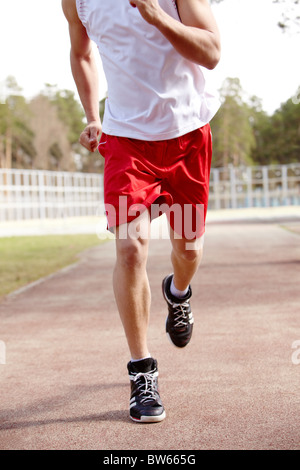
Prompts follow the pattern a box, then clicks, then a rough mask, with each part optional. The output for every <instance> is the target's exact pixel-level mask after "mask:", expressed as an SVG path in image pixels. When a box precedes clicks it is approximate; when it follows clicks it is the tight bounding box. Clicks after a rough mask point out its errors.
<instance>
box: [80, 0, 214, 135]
mask: <svg viewBox="0 0 300 470" xmlns="http://www.w3.org/2000/svg"><path fill="white" fill-rule="evenodd" d="M159 3H160V5H161V7H162V8H163V9H164V10H165V11H166V12H167V13H168V14H169V15H170V16H171V17H173V18H175V19H176V20H178V21H180V18H179V15H178V11H177V8H176V2H175V0H159ZM76 4H77V11H78V15H79V18H80V20H81V21H82V23H83V25H84V26H85V28H86V31H87V34H88V36H89V37H90V39H92V40H93V41H94V42H95V43H96V45H97V47H98V49H99V52H100V56H101V60H102V64H103V70H104V73H105V76H106V80H107V84H108V98H107V100H106V103H105V112H104V118H103V131H104V132H105V133H106V134H110V135H115V136H121V137H130V138H135V139H141V140H164V139H172V138H174V137H178V136H180V135H183V134H186V133H188V132H190V131H192V130H195V129H197V128H199V127H202V126H204V125H205V124H207V123H208V122H209V121H210V120H211V119H212V117H213V116H214V114H215V113H216V112H217V110H218V108H219V100H218V99H217V98H216V96H214V94H211V93H208V92H207V90H206V84H205V78H204V74H203V70H202V67H201V66H199V65H197V64H194V63H192V62H190V61H188V60H186V59H184V58H183V57H182V56H181V55H180V54H179V53H178V52H177V51H176V50H175V49H174V47H173V46H172V45H171V43H170V42H169V41H168V40H167V39H166V38H165V37H164V36H163V34H161V33H160V32H159V31H158V30H157V28H155V27H154V26H152V25H150V24H148V23H147V22H146V21H145V20H144V19H143V18H142V17H141V15H140V13H139V11H138V9H137V8H133V7H132V6H131V5H130V4H129V1H128V0H76Z"/></svg>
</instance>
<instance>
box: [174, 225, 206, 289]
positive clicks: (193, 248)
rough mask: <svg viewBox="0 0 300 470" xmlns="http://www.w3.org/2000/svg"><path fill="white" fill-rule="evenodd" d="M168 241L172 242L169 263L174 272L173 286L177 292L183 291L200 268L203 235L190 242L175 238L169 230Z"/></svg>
mask: <svg viewBox="0 0 300 470" xmlns="http://www.w3.org/2000/svg"><path fill="white" fill-rule="evenodd" d="M170 239H171V242H172V253H171V261H172V265H173V272H174V277H173V281H174V285H175V287H176V288H177V289H178V290H180V291H184V290H186V288H187V287H188V286H189V284H190V283H191V281H192V279H193V277H194V275H195V274H196V272H197V271H198V268H199V266H200V263H201V260H202V256H203V243H204V235H203V236H202V237H201V238H198V239H197V240H195V241H192V242H191V241H189V240H186V239H185V238H179V239H178V238H176V235H175V234H174V232H173V230H172V229H170Z"/></svg>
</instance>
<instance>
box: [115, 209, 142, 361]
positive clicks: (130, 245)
mask: <svg viewBox="0 0 300 470" xmlns="http://www.w3.org/2000/svg"><path fill="white" fill-rule="evenodd" d="M149 233H150V221H149V215H148V213H147V211H146V212H145V213H143V214H142V215H141V216H140V217H138V218H137V219H136V220H134V221H133V222H131V223H130V224H127V225H126V226H120V227H118V228H117V230H116V250H117V259H116V264H115V269H114V274H113V287H114V293H115V298H116V302H117V306H118V310H119V314H120V317H121V320H122V323H123V327H124V331H125V334H126V338H127V342H128V347H129V350H130V353H131V357H132V359H141V358H143V357H146V356H148V355H149V350H148V344H147V330H148V324H149V316H150V302H151V294H150V288H149V281H148V276H147V272H146V263H147V257H148V244H149Z"/></svg>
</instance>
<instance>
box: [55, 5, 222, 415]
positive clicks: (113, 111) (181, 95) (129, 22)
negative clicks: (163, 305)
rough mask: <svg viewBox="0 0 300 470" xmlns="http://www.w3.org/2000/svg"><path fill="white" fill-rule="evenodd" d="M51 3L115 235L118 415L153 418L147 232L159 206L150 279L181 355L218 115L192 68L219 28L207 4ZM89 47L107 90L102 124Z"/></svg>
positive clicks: (212, 53) (189, 326)
mask: <svg viewBox="0 0 300 470" xmlns="http://www.w3.org/2000/svg"><path fill="white" fill-rule="evenodd" d="M62 6H63V11H64V14H65V16H66V18H67V20H68V23H69V32H70V40H71V68H72V73H73V76H74V80H75V83H76V85H77V89H78V92H79V96H80V99H81V102H82V105H83V108H84V110H85V114H86V119H87V126H86V128H85V129H84V131H83V132H82V134H81V136H80V142H81V144H82V145H83V146H84V147H86V148H87V149H88V150H90V151H92V152H94V151H96V150H97V148H99V151H100V152H101V155H102V156H103V157H104V158H105V169H104V202H105V207H106V213H107V219H108V228H109V229H110V230H112V231H113V232H114V233H115V237H116V264H115V268H114V273H113V288H114V294H115V298H116V302H117V306H118V310H119V313H120V318H121V320H122V323H123V327H124V331H125V334H126V338H127V343H128V347H129V352H130V355H131V360H130V361H129V363H128V365H127V367H128V372H129V378H130V383H131V398H130V417H131V419H133V420H134V421H137V422H157V421H162V420H163V419H164V418H165V416H166V413H165V410H164V407H163V404H162V401H161V398H160V395H159V391H158V383H157V376H158V368H157V361H156V360H155V359H154V358H152V357H151V354H150V352H149V349H148V342H147V329H148V323H149V315H150V289H149V283H148V278H147V273H146V262H147V257H148V238H149V237H148V236H147V234H149V226H150V222H151V219H152V218H153V217H155V216H157V215H158V214H159V213H160V208H161V207H162V206H163V207H166V205H167V206H168V207H169V208H170V211H169V212H167V216H168V220H169V223H170V239H171V246H172V251H171V264H172V268H173V269H172V274H169V275H168V276H166V277H165V279H164V280H163V283H162V289H163V296H164V298H165V300H166V302H167V306H168V317H167V322H166V332H167V334H168V336H169V338H170V340H171V341H172V343H173V344H174V345H175V346H177V347H179V348H182V347H185V346H186V345H187V344H188V343H189V341H190V339H191V336H192V330H193V322H194V318H193V314H192V311H191V306H190V298H191V295H192V290H191V286H190V283H191V281H192V278H193V276H194V275H195V273H196V272H197V270H198V267H199V264H200V262H201V257H202V251H203V235H204V231H205V217H206V211H207V203H208V190H209V174H210V165H211V153H212V146H211V132H210V126H209V122H210V120H211V119H212V117H213V116H214V114H215V113H216V112H217V110H218V107H219V102H218V100H217V99H216V97H215V96H213V95H211V94H209V93H208V92H207V88H206V83H205V78H204V73H203V68H206V69H213V68H214V67H215V66H216V65H217V63H218V61H219V58H220V37H219V31H218V27H217V25H216V21H215V19H214V16H213V14H212V11H211V8H210V5H209V2H208V0H177V1H176V0H132V1H130V0H62ZM92 41H93V42H95V43H96V45H97V46H98V49H99V52H100V56H101V59H102V64H103V68H104V72H105V75H106V79H107V83H108V99H107V100H106V105H105V113H104V118H103V125H102V123H101V122H100V119H99V96H98V75H97V68H96V65H95V59H94V56H93V51H92ZM100 137H101V139H100ZM99 139H100V143H99ZM157 206H158V210H157V213H156V212H155V210H153V208H155V207H156V208H157ZM175 208H176V210H175ZM178 209H179V210H178ZM186 214H187V215H186ZM133 234H134V235H133ZM141 234H144V236H142V235H141ZM145 234H146V236H145Z"/></svg>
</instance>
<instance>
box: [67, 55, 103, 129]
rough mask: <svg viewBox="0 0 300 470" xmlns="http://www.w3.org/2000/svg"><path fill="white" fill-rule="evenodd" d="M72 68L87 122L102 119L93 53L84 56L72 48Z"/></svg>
mask: <svg viewBox="0 0 300 470" xmlns="http://www.w3.org/2000/svg"><path fill="white" fill-rule="evenodd" d="M71 68H72V73H73V77H74V80H75V83H76V87H77V90H78V93H79V97H80V101H81V103H82V106H83V108H84V111H85V115H86V118H87V122H88V123H89V122H92V121H100V116H99V85H98V71H97V67H96V64H95V61H94V57H93V55H92V54H89V55H88V56H85V57H82V56H78V55H76V54H74V53H73V51H72V50H71Z"/></svg>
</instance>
